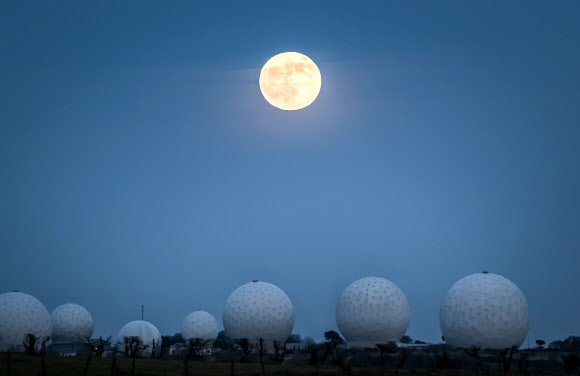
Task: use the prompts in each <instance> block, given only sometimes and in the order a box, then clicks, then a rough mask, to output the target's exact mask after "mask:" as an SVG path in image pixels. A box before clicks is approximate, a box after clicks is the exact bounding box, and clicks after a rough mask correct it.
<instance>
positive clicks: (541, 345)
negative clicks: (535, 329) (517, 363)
mask: <svg viewBox="0 0 580 376" xmlns="http://www.w3.org/2000/svg"><path fill="white" fill-rule="evenodd" d="M545 344H546V341H544V340H543V339H537V340H536V345H538V350H542V349H543V348H544V345H545Z"/></svg>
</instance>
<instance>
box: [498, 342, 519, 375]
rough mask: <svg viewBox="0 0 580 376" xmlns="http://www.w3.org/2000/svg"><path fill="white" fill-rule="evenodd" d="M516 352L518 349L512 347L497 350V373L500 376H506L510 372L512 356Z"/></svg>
mask: <svg viewBox="0 0 580 376" xmlns="http://www.w3.org/2000/svg"><path fill="white" fill-rule="evenodd" d="M517 351H518V348H517V347H515V346H513V347H511V348H509V349H499V350H498V355H497V360H498V366H499V372H500V374H502V375H507V374H508V373H509V372H510V369H511V366H512V360H513V358H514V354H515V353H516V352H517Z"/></svg>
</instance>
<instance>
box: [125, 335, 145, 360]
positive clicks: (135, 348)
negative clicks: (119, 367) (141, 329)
mask: <svg viewBox="0 0 580 376" xmlns="http://www.w3.org/2000/svg"><path fill="white" fill-rule="evenodd" d="M123 345H124V346H123V354H125V356H126V357H127V358H132V359H135V358H137V357H139V356H140V355H141V352H143V351H145V350H147V349H148V348H149V345H146V344H144V343H143V341H142V340H141V338H140V337H135V336H130V337H126V336H125V337H123Z"/></svg>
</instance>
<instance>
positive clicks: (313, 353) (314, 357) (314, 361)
mask: <svg viewBox="0 0 580 376" xmlns="http://www.w3.org/2000/svg"><path fill="white" fill-rule="evenodd" d="M306 349H307V351H308V353H309V354H310V365H312V366H316V367H317V368H318V353H319V351H320V346H319V345H317V344H316V343H312V344H309V345H308V347H307V348H306Z"/></svg>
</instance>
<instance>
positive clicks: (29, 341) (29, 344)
mask: <svg viewBox="0 0 580 376" xmlns="http://www.w3.org/2000/svg"><path fill="white" fill-rule="evenodd" d="M38 340H39V338H38V337H37V336H35V335H34V334H32V333H29V334H27V335H26V337H24V341H23V342H22V345H23V346H24V349H25V350H26V352H27V353H28V354H29V355H34V354H36V341H38Z"/></svg>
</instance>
